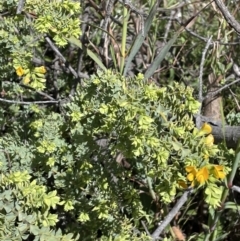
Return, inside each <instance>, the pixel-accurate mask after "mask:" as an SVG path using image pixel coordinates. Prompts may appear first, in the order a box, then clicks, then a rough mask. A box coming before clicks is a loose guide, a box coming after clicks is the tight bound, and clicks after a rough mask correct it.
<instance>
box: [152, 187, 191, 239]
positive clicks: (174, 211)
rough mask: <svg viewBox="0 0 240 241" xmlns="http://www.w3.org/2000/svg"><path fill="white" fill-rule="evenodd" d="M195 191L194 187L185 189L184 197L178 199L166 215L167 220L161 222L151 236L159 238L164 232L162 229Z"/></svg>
mask: <svg viewBox="0 0 240 241" xmlns="http://www.w3.org/2000/svg"><path fill="white" fill-rule="evenodd" d="M192 192H193V189H192V188H190V189H188V190H187V191H185V192H184V193H183V195H182V197H181V198H180V199H179V200H178V202H177V203H176V205H175V206H174V208H173V209H172V210H171V211H170V213H169V214H168V215H167V216H166V218H165V220H164V221H163V222H162V223H161V225H160V226H159V227H157V229H156V230H155V231H154V232H153V233H152V235H151V237H152V238H153V240H157V239H158V238H159V235H160V234H161V233H162V231H163V230H164V229H165V228H166V227H167V225H168V224H169V223H170V222H171V221H172V220H173V218H174V217H175V216H176V215H177V213H178V212H179V210H180V208H181V207H182V206H183V204H184V203H185V202H186V201H187V200H188V196H189V195H190V194H191V193H192Z"/></svg>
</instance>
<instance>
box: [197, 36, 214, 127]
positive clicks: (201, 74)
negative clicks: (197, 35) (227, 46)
mask: <svg viewBox="0 0 240 241" xmlns="http://www.w3.org/2000/svg"><path fill="white" fill-rule="evenodd" d="M211 40H212V36H211V37H210V38H209V39H208V41H207V44H206V46H205V48H204V50H203V53H202V59H201V63H200V70H199V72H200V73H199V90H198V91H199V92H198V100H199V102H200V103H201V106H200V107H199V110H198V115H197V118H196V126H197V128H198V129H200V124H201V117H200V114H201V107H202V101H203V95H202V91H203V81H202V76H203V66H204V62H205V58H206V53H207V50H208V48H209V46H210V44H211Z"/></svg>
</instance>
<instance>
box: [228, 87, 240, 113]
mask: <svg viewBox="0 0 240 241" xmlns="http://www.w3.org/2000/svg"><path fill="white" fill-rule="evenodd" d="M228 89H229V91H230V93H231V94H232V96H233V98H234V101H235V103H236V105H237V108H238V110H240V105H239V103H238V100H237V98H236V95H235V94H234V93H233V92H232V90H231V88H230V87H228Z"/></svg>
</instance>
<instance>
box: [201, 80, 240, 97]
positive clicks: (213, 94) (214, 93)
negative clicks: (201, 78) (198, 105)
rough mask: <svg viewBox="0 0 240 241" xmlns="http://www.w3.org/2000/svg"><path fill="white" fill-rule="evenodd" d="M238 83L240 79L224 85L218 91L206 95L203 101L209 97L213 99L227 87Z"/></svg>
mask: <svg viewBox="0 0 240 241" xmlns="http://www.w3.org/2000/svg"><path fill="white" fill-rule="evenodd" d="M239 81H240V79H236V80H234V81H233V82H231V83H229V84H226V85H224V86H223V87H222V88H220V89H218V90H216V91H213V92H210V93H209V94H208V95H206V96H205V97H204V99H203V100H205V99H206V98H209V97H210V96H211V97H214V96H215V95H217V94H218V93H220V92H221V91H223V90H224V89H226V88H228V87H229V86H231V85H233V84H236V83H237V82H239Z"/></svg>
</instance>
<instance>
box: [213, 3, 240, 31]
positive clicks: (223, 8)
mask: <svg viewBox="0 0 240 241" xmlns="http://www.w3.org/2000/svg"><path fill="white" fill-rule="evenodd" d="M214 2H215V3H216V5H217V6H218V8H219V10H220V11H221V13H222V15H223V16H224V18H225V19H226V21H227V22H228V24H229V25H230V26H231V27H232V28H233V29H234V30H235V31H236V32H237V33H238V34H239V35H240V24H239V23H238V22H237V20H236V19H235V18H234V17H233V15H232V14H231V13H230V12H229V11H228V9H227V7H226V6H225V5H224V3H223V2H222V1H221V0H214Z"/></svg>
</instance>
